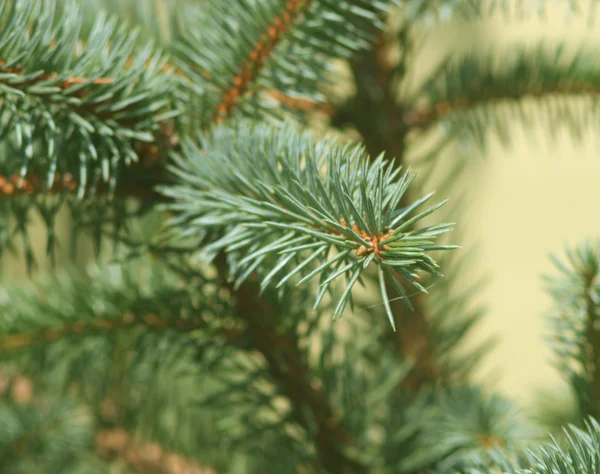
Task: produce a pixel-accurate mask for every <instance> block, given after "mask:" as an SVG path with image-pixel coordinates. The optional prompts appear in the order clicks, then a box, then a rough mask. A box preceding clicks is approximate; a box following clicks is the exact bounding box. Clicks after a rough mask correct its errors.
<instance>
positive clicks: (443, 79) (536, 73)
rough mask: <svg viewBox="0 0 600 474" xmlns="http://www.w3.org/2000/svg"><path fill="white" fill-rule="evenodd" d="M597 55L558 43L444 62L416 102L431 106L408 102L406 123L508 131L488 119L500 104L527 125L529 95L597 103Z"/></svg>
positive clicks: (561, 117) (565, 118) (480, 131)
mask: <svg viewBox="0 0 600 474" xmlns="http://www.w3.org/2000/svg"><path fill="white" fill-rule="evenodd" d="M595 57H596V52H595V51H591V50H586V49H580V50H579V51H577V52H576V53H575V54H573V55H572V56H571V57H569V56H567V54H566V53H565V50H564V46H563V45H559V46H558V47H556V48H554V49H553V50H548V49H545V48H544V47H542V46H538V47H537V48H536V49H533V50H529V49H525V48H521V47H519V48H515V47H513V48H512V54H506V52H505V51H503V52H502V58H499V57H498V55H497V54H486V55H479V54H477V55H476V54H471V55H469V56H465V57H462V58H460V60H458V61H447V62H444V63H442V64H441V65H440V67H439V68H438V69H437V70H436V71H435V72H434V73H433V74H432V75H431V79H429V80H428V81H427V82H425V83H424V84H423V85H422V87H421V88H420V91H419V92H418V93H417V99H415V101H414V103H416V102H419V101H422V100H426V102H427V103H428V104H429V105H428V106H426V107H423V106H415V105H412V107H410V105H411V104H407V108H408V110H407V111H406V112H405V113H404V115H403V118H404V122H405V123H406V125H407V126H408V127H411V128H418V129H428V128H431V127H432V126H433V125H435V124H436V123H440V122H442V123H445V124H448V125H449V126H450V127H451V128H452V129H454V128H457V129H458V130H461V128H460V127H461V126H466V128H468V129H470V130H471V131H472V132H475V133H476V135H482V134H483V127H484V126H486V125H492V126H494V127H495V128H497V129H498V133H500V134H501V135H505V134H506V130H505V127H500V125H499V124H497V123H496V121H494V120H492V118H491V117H489V116H490V115H492V114H493V109H494V108H495V107H497V106H500V105H506V106H508V104H514V105H513V108H512V109H510V110H511V112H513V113H514V114H515V115H516V116H517V117H519V116H520V117H521V118H522V119H523V122H524V123H525V124H527V123H528V122H529V121H528V120H527V116H528V108H527V107H526V106H525V102H524V101H525V99H531V100H533V101H535V102H538V101H544V100H546V101H548V100H554V101H560V100H561V98H573V97H582V98H586V99H589V100H591V101H592V102H593V103H594V104H595V103H596V100H597V97H598V94H599V92H600V82H599V77H600V76H599V72H598V69H597V68H596V66H595ZM557 103H558V102H557ZM532 107H535V105H532ZM544 112H545V110H544ZM571 115H572V114H566V116H565V114H564V113H563V114H556V117H554V116H553V117H552V119H553V121H556V120H558V121H561V122H563V123H565V122H566V123H568V124H571V123H570V122H571V121H572V120H574V119H573V118H572V116H571ZM479 138H480V139H481V140H483V137H481V136H479Z"/></svg>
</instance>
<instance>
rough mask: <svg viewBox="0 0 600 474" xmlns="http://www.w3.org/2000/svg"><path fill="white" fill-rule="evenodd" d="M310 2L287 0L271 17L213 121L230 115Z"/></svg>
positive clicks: (224, 95)
mask: <svg viewBox="0 0 600 474" xmlns="http://www.w3.org/2000/svg"><path fill="white" fill-rule="evenodd" d="M310 3H311V0H287V2H286V4H285V9H284V10H283V12H282V13H281V15H280V16H277V17H275V18H274V19H273V21H272V23H271V25H270V26H269V27H268V29H267V31H266V32H265V33H264V34H263V35H261V37H260V40H259V42H258V44H257V45H256V47H255V48H254V49H253V50H252V52H251V53H250V55H249V56H248V58H247V59H246V61H245V62H244V65H243V66H242V70H241V71H240V73H239V74H238V75H237V76H235V77H234V78H233V81H232V84H231V87H230V88H229V90H227V91H226V92H225V93H224V94H223V98H222V100H221V102H220V103H219V105H218V106H217V110H216V111H215V117H214V121H215V122H216V123H217V124H218V123H221V122H222V121H223V120H224V119H226V118H228V117H229V116H231V114H232V113H233V111H234V109H235V106H236V104H237V102H238V100H239V99H240V97H242V96H243V95H244V94H245V93H247V92H248V90H249V89H250V87H251V85H252V83H253V82H254V81H255V80H256V78H257V77H258V74H259V72H260V70H261V68H262V66H263V65H264V63H265V61H266V60H267V59H268V57H269V54H270V53H271V51H273V49H275V47H276V46H277V44H278V43H279V42H280V41H281V39H282V38H283V37H284V35H285V33H286V32H287V31H288V30H289V29H290V27H291V26H292V23H293V22H294V20H295V19H296V17H297V16H298V15H300V14H301V13H302V11H303V10H305V9H306V8H307V7H308V6H309V5H310Z"/></svg>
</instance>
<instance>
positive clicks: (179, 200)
mask: <svg viewBox="0 0 600 474" xmlns="http://www.w3.org/2000/svg"><path fill="white" fill-rule="evenodd" d="M200 140H201V142H202V150H201V149H200V148H198V147H197V146H196V145H195V144H194V143H193V142H191V141H188V142H187V143H186V144H184V146H183V155H182V156H179V157H177V158H176V162H177V167H176V168H174V172H175V173H176V174H177V176H178V179H179V181H180V183H181V184H179V185H175V186H172V187H163V188H162V192H163V193H164V194H165V196H167V197H169V198H172V199H173V203H172V204H169V205H168V208H169V209H170V210H172V211H175V213H176V217H175V218H174V219H173V221H172V229H173V232H174V234H175V235H176V236H184V237H187V236H191V235H194V236H198V237H199V239H200V240H203V241H204V244H205V247H204V251H205V253H206V255H207V256H208V257H210V258H212V256H214V254H215V253H216V252H218V251H221V250H225V251H227V252H229V254H230V255H231V256H232V258H233V259H234V260H233V261H232V273H233V275H234V277H236V279H237V283H236V284H240V283H241V282H242V281H244V280H246V279H247V278H248V277H249V275H250V274H251V273H252V272H255V271H256V272H258V273H259V274H261V273H262V274H263V281H262V284H261V288H262V289H264V288H266V287H267V286H268V285H270V284H271V283H272V282H274V281H275V278H276V277H277V278H279V284H278V286H281V285H282V284H284V283H285V282H287V281H288V280H289V279H290V278H291V277H292V276H294V277H295V276H296V275H299V276H300V277H301V279H300V281H299V282H298V283H297V284H301V283H304V282H305V281H308V280H310V279H312V278H314V277H316V276H317V275H319V276H320V277H321V284H320V287H321V290H322V292H321V296H320V297H319V298H317V304H318V302H319V301H320V298H322V295H323V294H324V291H326V290H327V289H328V288H329V287H330V285H331V283H332V281H333V280H335V279H336V278H338V277H340V276H342V275H344V276H346V278H347V279H348V285H347V288H346V291H345V292H344V293H343V295H342V296H341V297H340V299H339V301H338V304H337V306H336V309H335V311H334V314H335V315H339V314H341V312H342V310H343V309H344V307H345V305H346V303H347V302H348V301H349V300H350V297H351V292H350V290H351V288H352V286H353V284H354V283H355V282H356V281H357V280H358V278H360V275H361V274H362V272H363V271H364V269H366V268H367V267H368V266H369V264H370V263H372V262H373V263H374V264H376V265H379V266H381V268H382V269H383V270H384V272H382V273H381V274H380V280H381V281H384V280H387V279H388V278H396V275H398V276H399V277H401V278H403V279H404V280H406V281H407V282H408V283H409V284H410V285H412V286H413V287H414V288H416V289H418V290H419V291H423V292H425V291H426V290H425V289H424V288H423V287H422V286H421V285H420V284H419V283H418V282H417V279H418V278H419V274H418V273H419V272H420V271H424V272H428V273H434V274H436V273H438V272H437V267H438V265H437V264H436V263H435V261H434V260H433V259H432V258H431V257H430V256H429V255H428V252H429V251H431V250H443V249H449V248H453V247H452V246H436V245H434V239H435V238H436V237H437V236H438V235H440V234H443V233H446V232H448V231H449V230H450V226H449V225H445V224H444V225H440V226H432V227H426V228H423V229H420V230H409V228H411V226H412V225H413V224H414V223H416V222H419V221H420V220H421V219H422V218H424V217H426V216H427V215H429V214H431V213H432V212H434V211H435V210H436V209H437V208H439V207H440V206H441V205H442V204H443V203H440V204H437V205H435V206H433V207H431V208H429V209H428V210H426V211H423V212H421V213H419V214H416V215H414V216H413V217H410V215H411V213H412V212H413V211H415V209H417V208H418V207H419V206H421V205H422V204H423V203H425V202H426V201H427V200H428V199H429V198H430V197H431V195H428V196H426V197H424V198H422V199H420V200H418V201H415V202H412V203H410V204H409V205H407V206H406V207H403V208H399V206H398V205H399V203H400V200H401V199H402V196H403V195H404V193H405V192H406V189H407V188H408V186H409V185H410V183H411V182H412V180H413V179H414V174H411V173H410V172H409V171H406V172H405V173H404V174H403V175H402V176H401V177H399V178H398V174H399V172H400V170H399V169H397V168H395V167H394V164H393V163H390V162H387V161H385V160H384V159H383V156H380V157H379V158H378V159H377V160H375V161H373V162H372V163H369V162H368V160H366V159H365V157H364V156H363V155H364V151H363V150H362V148H360V147H356V146H343V147H342V146H340V145H337V144H336V143H335V141H334V140H333V139H332V138H327V139H325V140H323V141H320V142H319V141H316V139H315V137H314V136H313V135H311V134H310V133H308V132H307V133H303V134H298V133H297V132H296V131H295V130H294V129H292V128H281V129H277V128H273V127H271V126H266V125H260V126H257V127H253V126H248V125H247V124H242V125H240V126H236V127H233V128H228V127H219V128H218V129H215V130H213V132H212V133H210V134H207V135H203V136H200ZM331 249H335V250H336V251H337V254H336V255H335V256H330V253H329V252H330V250H331ZM267 257H273V259H276V260H275V261H274V262H273V261H270V260H268V259H267ZM315 259H318V260H319V266H318V267H317V268H314V266H312V267H311V266H310V263H311V262H312V261H313V260H315ZM292 260H295V261H296V262H297V264H296V265H297V266H295V267H294V268H289V266H288V264H290V262H292ZM263 272H264V273H263ZM290 272H291V273H292V274H290ZM381 288H382V291H381V293H382V298H383V300H384V301H387V299H388V298H387V294H386V290H385V286H382V287H381ZM388 317H389V318H390V321H392V324H393V318H392V315H391V313H390V312H389V311H388Z"/></svg>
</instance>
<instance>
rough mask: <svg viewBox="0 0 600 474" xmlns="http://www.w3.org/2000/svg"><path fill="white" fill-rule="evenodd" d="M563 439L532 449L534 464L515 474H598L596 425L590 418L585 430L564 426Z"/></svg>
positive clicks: (599, 452) (598, 429) (599, 432)
mask: <svg viewBox="0 0 600 474" xmlns="http://www.w3.org/2000/svg"><path fill="white" fill-rule="evenodd" d="M564 431H565V442H564V443H559V442H557V441H555V440H553V441H554V442H553V444H548V445H546V446H542V447H540V448H539V450H538V451H537V452H536V453H535V464H534V465H533V466H532V467H530V468H529V469H525V470H522V471H519V474H599V473H600V425H598V422H597V421H596V420H594V419H593V418H590V419H589V420H587V421H586V423H585V430H582V429H579V428H576V427H574V426H570V427H569V428H568V429H565V430H564Z"/></svg>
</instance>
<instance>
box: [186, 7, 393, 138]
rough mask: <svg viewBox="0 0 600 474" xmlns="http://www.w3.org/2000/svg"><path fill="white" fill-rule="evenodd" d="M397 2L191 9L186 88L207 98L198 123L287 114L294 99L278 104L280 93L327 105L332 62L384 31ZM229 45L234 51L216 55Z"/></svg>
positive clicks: (187, 46) (203, 99)
mask: <svg viewBox="0 0 600 474" xmlns="http://www.w3.org/2000/svg"><path fill="white" fill-rule="evenodd" d="M394 3H395V2H394V1H393V0H386V1H381V0H377V1H370V2H367V1H364V0H342V1H339V0H335V1H333V0H268V1H264V2H260V3H256V2H252V1H249V0H244V1H241V2H240V1H238V0H235V1H233V0H231V1H227V2H222V1H214V2H211V3H210V4H209V6H208V8H204V9H202V10H201V11H198V12H192V11H190V12H189V13H187V14H186V16H190V18H191V19H190V21H189V25H190V26H189V27H188V29H187V33H186V34H185V35H184V40H183V41H182V42H181V45H180V52H181V56H182V59H183V61H181V62H180V64H179V66H180V68H181V70H182V71H183V72H184V74H185V75H186V76H187V78H188V80H189V82H187V86H186V87H187V88H188V89H189V90H191V91H192V92H193V93H195V94H198V95H199V96H200V98H201V103H202V108H201V110H200V113H201V117H200V118H195V119H194V120H197V121H198V123H199V125H200V126H201V127H203V128H208V127H210V126H211V125H212V124H214V123H221V122H222V121H224V120H225V119H227V118H229V117H231V116H233V115H234V113H236V114H239V115H241V116H251V117H257V116H263V115H265V114H275V115H280V114H281V108H282V106H283V105H284V104H285V103H286V102H288V101H283V102H277V100H276V99H278V98H280V94H283V95H284V96H286V97H291V98H293V99H294V100H300V101H302V103H309V102H312V103H319V102H322V101H323V100H324V96H323V94H321V93H320V92H319V85H320V83H321V82H322V81H323V80H324V79H325V78H326V77H327V75H328V73H329V72H330V71H331V70H332V69H331V66H330V62H331V60H332V59H336V58H348V57H350V56H351V55H352V54H354V53H355V52H356V51H357V50H360V49H364V48H365V47H366V46H367V45H368V44H369V41H370V40H371V36H370V34H369V33H367V32H368V31H370V27H372V26H373V25H376V26H377V27H381V26H382V22H381V20H380V17H381V16H382V15H383V14H385V13H386V12H387V10H388V9H389V7H390V6H391V5H393V4H394ZM240 33H241V34H240ZM233 37H235V39H233ZM224 45H227V51H226V53H223V54H221V53H216V52H217V51H223V47H224ZM273 91H275V92H276V93H275V94H274V93H273ZM296 104H297V102H296Z"/></svg>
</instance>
